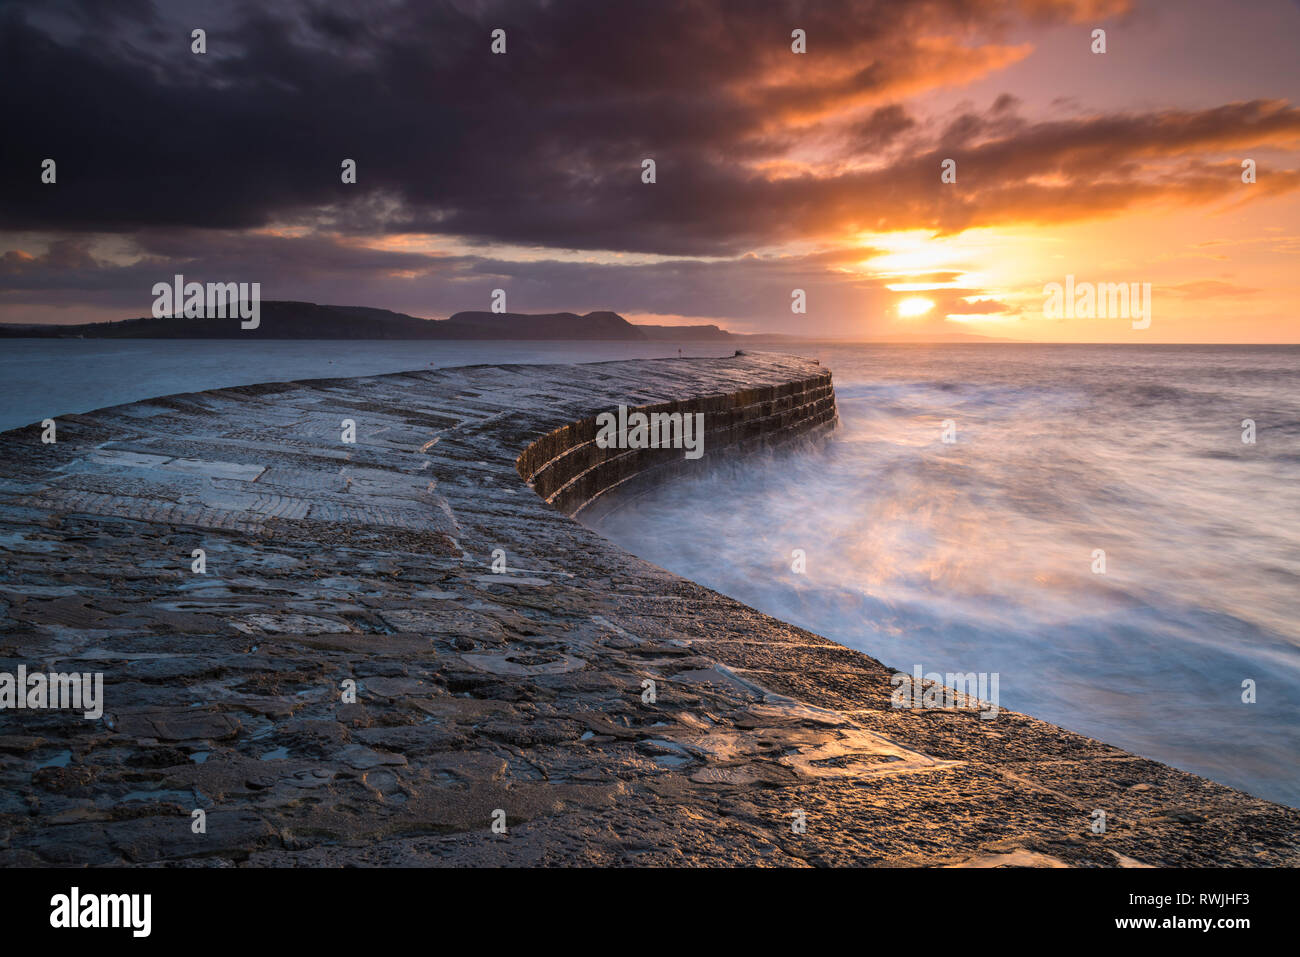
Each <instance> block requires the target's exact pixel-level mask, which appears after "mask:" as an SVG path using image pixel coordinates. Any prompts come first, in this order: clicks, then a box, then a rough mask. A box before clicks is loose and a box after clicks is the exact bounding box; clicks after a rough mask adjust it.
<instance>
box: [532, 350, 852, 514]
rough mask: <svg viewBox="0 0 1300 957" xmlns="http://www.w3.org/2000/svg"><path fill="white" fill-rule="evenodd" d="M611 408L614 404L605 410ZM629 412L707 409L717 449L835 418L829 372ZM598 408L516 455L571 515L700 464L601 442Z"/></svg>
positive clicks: (764, 442) (780, 439)
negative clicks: (605, 498)
mask: <svg viewBox="0 0 1300 957" xmlns="http://www.w3.org/2000/svg"><path fill="white" fill-rule="evenodd" d="M606 411H609V410H606ZM627 411H628V413H629V414H630V413H632V412H641V413H644V414H646V415H653V414H656V413H663V414H667V415H678V416H680V415H694V414H697V413H699V414H702V415H703V419H702V421H703V423H704V440H703V445H704V448H706V449H708V450H709V452H710V454H713V455H727V454H735V453H743V452H750V451H755V450H757V449H761V448H769V447H773V446H777V445H780V444H782V443H785V442H788V441H789V440H790V439H793V438H795V437H797V436H803V435H808V434H810V433H814V432H818V431H823V430H826V429H829V428H832V427H833V426H834V424H835V418H836V411H835V387H834V385H833V384H832V383H831V374H830V372H821V373H819V374H818V375H815V376H810V377H808V378H801V379H796V380H794V381H791V382H785V383H782V384H780V385H769V386H759V387H755V388H745V389H739V390H737V391H735V392H730V393H724V394H721V395H711V396H702V397H699V398H690V399H676V400H674V401H672V402H660V403H655V404H653V405H643V406H637V407H634V408H632V409H628V410H627ZM596 435H597V421H596V416H590V417H588V418H585V419H582V420H581V421H578V422H571V423H569V424H568V425H563V426H560V427H559V428H557V429H554V430H553V431H551V432H548V433H547V434H546V435H544V436H543V437H542V438H540V439H538V440H537V441H536V442H534V443H532V444H531V445H529V446H528V448H526V449H525V450H524V451H523V454H522V455H520V456H519V459H518V461H517V462H516V463H515V464H516V467H517V468H518V469H519V474H520V476H521V477H522V478H523V479H524V481H526V482H527V483H528V484H530V485H531V486H532V487H533V489H534V490H535V491H536V492H537V494H538V495H540V496H542V498H544V499H545V500H546V501H547V503H549V504H551V505H554V506H555V507H556V508H558V509H559V510H560V511H562V512H564V513H565V514H566V515H577V514H578V513H580V512H584V511H587V512H588V513H589V514H590V513H591V512H592V511H593V509H594V507H596V506H597V503H598V501H599V499H600V498H601V496H604V495H606V494H607V493H609V492H611V491H616V490H617V491H619V492H622V493H627V492H630V491H632V490H633V489H635V488H637V487H640V486H643V485H646V484H650V483H653V482H658V481H665V480H667V479H668V478H670V477H671V476H672V475H673V474H675V473H676V472H680V471H685V470H688V469H690V468H692V467H698V466H696V462H697V461H698V460H691V459H687V458H685V457H684V455H683V454H682V451H681V450H680V449H675V448H643V449H625V448H617V447H610V448H601V447H600V445H599V444H598V443H597V441H596Z"/></svg>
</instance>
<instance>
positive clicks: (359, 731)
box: [0, 354, 1300, 866]
mask: <svg viewBox="0 0 1300 957" xmlns="http://www.w3.org/2000/svg"><path fill="white" fill-rule="evenodd" d="M822 379H825V380H826V382H825V385H824V386H819V385H817V383H819V382H820V380H822ZM808 383H813V385H812V386H811V387H810V386H809V385H808ZM800 384H802V388H796V387H795V386H797V385H800ZM810 388H812V389H813V390H814V391H816V390H817V389H825V390H830V388H831V387H830V383H829V374H828V373H826V372H825V370H823V369H821V368H820V367H818V366H816V365H815V364H814V363H811V362H810V361H808V360H800V359H794V358H791V357H786V356H779V355H772V354H757V355H746V356H737V357H734V358H731V359H659V360H631V361H618V362H605V363H594V364H591V365H585V366H470V367H459V368H453V369H445V370H438V371H431V372H413V373H398V374H392V375H384V376H375V377H367V378H360V379H347V380H338V379H322V380H312V381H303V382H292V383H278V384H274V385H265V386H247V387H235V388H228V389H219V390H213V391H210V392H205V393H195V394H188V395H178V396H170V397H166V398H163V399H155V400H146V401H142V402H136V403H132V404H129V405H125V406H118V407H114V408H109V409H103V410H99V411H97V412H93V413H88V414H86V415H79V416H67V417H64V418H61V419H59V423H58V424H59V433H58V436H59V441H58V443H57V444H56V445H48V446H47V445H42V444H41V442H40V429H39V427H28V428H25V429H17V430H13V431H10V432H7V433H4V434H3V435H2V436H0V442H3V443H4V446H5V452H6V455H5V456H4V464H3V465H0V505H3V510H2V511H0V526H3V527H2V528H0V541H2V542H3V549H4V555H5V562H6V569H7V570H6V574H5V579H4V582H3V588H2V589H0V601H2V602H3V606H2V607H3V610H4V611H5V616H4V619H3V622H4V631H3V640H2V641H0V648H2V649H3V651H2V652H0V656H2V657H3V659H4V663H3V665H2V666H0V670H7V671H12V670H13V669H14V668H16V667H17V666H18V665H19V664H23V663H25V664H27V665H28V666H29V667H37V666H46V665H50V666H57V667H59V668H61V669H63V670H72V669H77V670H85V671H90V670H95V669H96V668H98V669H99V670H102V671H104V673H105V692H106V699H107V703H106V708H105V720H104V721H103V722H99V721H96V722H89V721H82V720H80V718H79V717H78V718H76V719H73V718H72V717H71V716H69V715H68V714H66V713H59V712H8V713H5V714H4V721H5V724H4V733H3V736H0V759H2V760H0V782H2V783H3V792H4V795H5V797H4V804H3V805H0V828H2V829H3V830H4V831H5V832H7V833H6V835H5V840H4V843H3V845H0V862H3V863H6V864H158V863H169V864H174V863H203V864H222V863H251V864H331V865H332V864H342V863H349V864H351V863H355V864H363V865H392V864H397V865H404V864H430V863H432V864H569V863H584V864H628V863H638V864H674V863H679V864H746V865H753V864H758V865H795V866H799V865H804V864H822V865H849V864H872V865H988V864H998V863H1007V864H1023V863H1033V864H1042V865H1048V866H1056V865H1099V866H1142V865H1150V866H1188V865H1192V866H1206V865H1230V866H1235V865H1250V864H1269V865H1276V864H1292V865H1294V864H1296V863H1298V862H1300V811H1296V810H1293V809H1289V808H1286V807H1283V806H1280V805H1277V804H1272V803H1270V802H1267V801H1264V800H1260V799H1257V798H1254V797H1251V796H1249V795H1246V794H1243V793H1241V792H1238V791H1234V790H1232V789H1230V788H1227V787H1224V786H1221V785H1218V784H1214V783H1212V782H1210V781H1207V780H1205V779H1203V778H1199V777H1196V776H1195V775H1192V774H1188V773H1186V772H1182V771H1178V770H1175V769H1173V768H1170V767H1167V766H1165V765H1162V764H1159V763H1157V762H1155V761H1150V760H1147V759H1143V758H1140V757H1137V756H1134V755H1131V754H1128V753H1127V752H1124V751H1122V750H1120V749H1118V748H1114V747H1110V746H1108V745H1105V744H1103V743H1101V742H1098V741H1094V740H1092V739H1089V738H1086V737H1083V736H1081V735H1077V734H1074V733H1072V732H1069V731H1066V730H1063V729H1060V728H1057V727H1055V726H1052V725H1049V724H1047V723H1045V722H1042V721H1038V720H1036V719H1033V718H1029V717H1027V716H1024V715H1019V714H1016V713H1014V712H1009V711H1005V710H1003V711H1002V712H1001V713H1000V714H999V716H998V719H997V720H995V721H981V719H980V718H979V715H978V712H977V711H975V710H928V711H926V710H922V711H907V710H896V709H893V708H891V706H890V696H891V690H892V689H891V686H890V683H889V676H890V674H891V672H890V671H889V670H888V669H886V668H885V667H884V666H883V665H881V664H880V663H879V662H876V661H875V660H874V659H872V658H870V657H868V656H866V655H864V654H861V653H859V652H855V651H852V650H850V649H847V648H844V647H843V646H840V645H838V644H835V643H833V642H831V641H829V640H827V639H825V638H821V637H820V636H817V635H814V634H811V633H809V632H806V631H804V630H802V629H799V628H796V627H794V626H791V625H788V624H786V623H783V622H780V621H778V620H776V619H772V618H769V617H767V616H765V615H762V614H760V613H759V612H757V611H755V610H753V609H751V608H748V607H747V606H745V605H743V604H741V603H739V602H736V601H733V600H731V599H728V598H725V597H724V596H721V595H718V594H717V593H714V592H712V591H709V590H708V589H706V588H704V587H702V586H700V585H697V584H695V583H693V582H689V581H686V580H684V579H681V578H679V577H677V576H675V575H672V574H670V573H668V572H666V571H664V570H663V569H660V568H657V567H656V566H653V565H650V564H649V563H647V562H644V561H642V560H640V559H637V558H635V557H634V556H631V555H629V554H627V553H626V552H623V551H622V550H621V549H619V548H617V547H616V546H614V545H612V544H611V543H609V542H607V541H606V540H604V539H602V538H601V537H600V536H598V535H597V534H596V533H594V532H592V531H591V530H590V529H587V528H585V527H584V526H582V525H580V524H578V523H576V522H574V521H571V520H570V519H569V518H567V517H566V516H565V514H563V513H564V512H567V511H575V510H577V509H578V508H582V507H585V506H586V505H588V504H589V503H590V502H591V501H592V500H593V499H596V498H598V497H599V495H600V494H601V493H602V492H603V491H604V490H605V489H606V488H608V487H610V486H611V485H612V484H615V483H616V482H620V481H623V480H625V479H629V478H633V477H637V476H642V475H643V473H645V471H646V468H645V467H646V466H659V465H670V464H671V463H669V462H668V461H667V460H668V459H670V458H671V459H672V461H673V462H679V461H680V453H676V455H675V456H665V455H659V456H651V457H648V458H643V457H641V456H631V455H626V454H623V455H610V456H594V457H593V453H592V446H591V442H590V436H589V435H588V434H587V433H588V431H590V430H591V426H590V423H591V421H592V416H593V415H594V414H595V413H596V412H598V411H601V410H606V409H609V408H612V407H614V406H616V405H618V404H620V403H622V404H627V405H628V406H655V405H657V404H660V403H667V404H671V405H672V406H673V407H680V408H682V409H686V408H692V409H693V408H696V407H699V408H707V409H708V410H709V411H710V412H712V413H723V414H726V415H733V416H734V420H727V422H726V423H725V427H726V428H728V429H731V428H736V429H737V434H736V438H737V440H736V442H735V443H726V442H719V443H717V444H716V445H712V444H711V445H709V446H706V456H705V460H704V461H705V462H707V461H708V454H711V453H709V452H708V451H707V450H708V449H709V448H712V447H718V448H721V447H724V446H726V445H729V444H735V445H737V446H741V447H748V446H756V445H763V444H766V442H767V441H768V440H770V439H772V438H773V437H782V433H785V432H790V433H791V434H802V432H803V431H805V428H804V426H807V427H808V428H810V429H815V428H816V427H819V426H823V425H826V424H827V423H828V422H829V421H830V419H828V418H826V417H825V415H826V412H825V410H826V406H825V398H826V396H825V394H824V393H820V392H818V393H817V394H816V395H815V396H812V397H811V401H799V400H798V399H797V397H798V396H801V395H805V394H807V393H808V392H809V389H810ZM720 398H721V399H724V400H725V401H723V402H719V401H718V400H719V399H720ZM683 402H684V403H685V405H681V403H683ZM710 402H712V403H714V404H713V405H712V406H710V405H709V403H710ZM692 403H694V404H692ZM818 403H822V404H821V405H818ZM830 403H831V404H830V409H831V414H832V416H833V412H834V400H833V392H832V393H831V398H830ZM799 409H804V410H806V414H802V415H801V414H799V413H798V411H797V410H799ZM747 410H748V411H747ZM819 416H820V417H821V418H818V417H819ZM344 418H351V419H353V420H354V421H355V423H356V427H357V428H356V433H357V438H356V444H355V445H344V444H341V442H340V433H339V425H340V422H341V420H342V419H344ZM560 423H569V425H560ZM547 443H549V444H547ZM534 450H535V451H534ZM560 461H567V462H569V463H570V465H571V466H572V467H566V469H564V470H563V471H557V472H556V473H555V475H554V477H553V478H548V477H547V476H546V472H547V469H548V467H549V468H551V469H554V468H555V463H557V462H560ZM620 462H621V463H622V464H618V463H620ZM629 464H632V465H634V466H635V467H629ZM673 467H679V466H672V467H669V468H664V469H658V470H657V472H656V474H654V475H653V476H650V475H645V476H644V477H645V478H646V479H647V480H657V479H658V478H659V477H661V476H663V475H668V474H671V472H672V468H673ZM521 476H523V478H525V479H532V480H534V481H535V482H536V481H539V480H540V483H541V487H540V488H539V489H538V491H539V493H540V494H541V495H543V496H545V497H547V498H551V499H552V500H554V501H555V502H556V504H557V506H558V507H559V510H557V509H556V508H552V507H549V506H548V505H546V504H545V503H544V502H543V500H542V498H541V497H539V496H538V495H535V494H534V493H533V492H532V491H530V490H529V488H528V487H527V486H526V485H524V483H523V482H522V481H521ZM583 476H587V477H588V478H587V479H585V480H584V479H583V478H582V477H583ZM575 480H578V485H576V486H575V485H574V482H575ZM582 481H589V482H591V483H593V484H592V485H591V487H586V488H582V487H581V484H582ZM566 488H575V489H578V491H575V492H574V494H573V495H571V496H566V495H562V494H561V493H563V491H564V489H566ZM579 493H580V494H579ZM557 495H561V497H560V498H558V499H557V498H556V496H557ZM198 547H202V548H204V549H205V552H206V555H207V562H208V570H207V573H206V574H204V575H197V574H193V573H192V572H191V570H190V555H191V551H192V549H193V548H198ZM497 548H500V549H502V550H503V551H504V552H505V561H506V566H507V570H506V572H505V573H502V574H494V573H493V571H492V569H491V567H490V566H491V563H492V557H493V556H492V553H493V551H494V549H497ZM647 679H649V680H653V681H655V683H656V700H655V701H654V702H653V703H647V702H646V701H644V700H643V682H644V681H646V680H647ZM347 680H353V681H355V682H356V685H357V703H355V704H345V703H341V702H340V700H339V692H338V689H339V686H340V684H341V683H342V682H344V681H347ZM65 753H66V760H63V756H64V755H65ZM199 755H202V757H201V758H199V757H198V756H199ZM60 762H61V763H60ZM197 808H202V809H204V810H205V813H206V818H207V821H208V826H207V831H206V833H204V834H194V833H192V831H191V828H190V820H191V814H192V812H193V810H194V809H197ZM1099 808H1100V809H1104V810H1105V811H1106V814H1107V830H1106V833H1105V834H1103V835H1096V834H1093V833H1092V831H1091V824H1092V817H1091V815H1092V812H1093V811H1094V810H1095V809H1099ZM497 810H503V811H504V812H505V819H506V822H507V825H508V829H507V833H506V834H504V835H499V834H495V833H493V832H492V830H491V829H490V824H491V821H492V815H493V812H495V811H497ZM796 812H802V814H803V815H804V816H805V818H806V821H807V831H806V833H803V834H796V833H793V832H792V829H791V826H790V824H791V816H792V815H793V814H795V813H796Z"/></svg>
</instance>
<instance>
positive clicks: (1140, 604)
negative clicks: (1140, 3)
mask: <svg viewBox="0 0 1300 957" xmlns="http://www.w3.org/2000/svg"><path fill="white" fill-rule="evenodd" d="M806 351H807V353H808V354H810V355H812V356H815V357H816V358H818V359H819V360H820V361H821V362H822V364H823V365H825V366H827V367H828V368H829V369H830V370H831V371H832V373H833V375H834V381H835V391H836V396H837V402H838V407H839V415H840V423H839V427H838V428H837V430H836V431H835V433H834V435H833V438H831V439H830V440H828V441H826V442H824V443H821V444H820V446H818V447H814V448H812V449H806V448H805V449H799V450H797V451H790V452H786V453H776V454H772V455H768V456H764V457H763V458H762V459H761V460H758V461H745V462H744V463H739V462H735V461H733V462H724V463H721V464H718V463H715V464H712V465H708V466H706V467H704V468H701V469H699V470H698V472H697V474H695V475H688V476H686V477H684V478H682V479H679V480H675V481H674V482H672V483H669V484H665V485H663V486H660V487H658V488H656V489H655V490H653V491H651V492H650V493H649V494H647V495H644V496H642V497H639V498H637V499H635V500H633V501H631V502H630V503H629V504H628V505H627V506H625V507H623V508H620V509H618V510H616V511H614V512H611V513H610V514H608V515H607V516H605V517H604V518H603V519H602V520H600V521H599V523H598V524H597V525H596V527H597V528H598V530H599V531H600V532H601V533H602V534H604V535H605V536H606V537H608V538H610V539H612V540H613V541H615V542H617V543H619V544H620V545H622V546H623V547H625V548H626V549H628V550H630V551H632V552H634V553H636V554H637V555H639V556H641V557H643V558H645V559H648V560H649V561H651V562H654V563H655V564H657V565H660V566H662V567H664V568H667V569H670V570H671V571H673V572H676V573H678V574H680V575H683V576H685V577H687V578H691V579H693V580H695V581H698V582H701V583H702V584H704V585H707V586H709V587H710V588H713V589H715V590H716V591H719V592H722V593H724V594H726V595H730V596H732V597H734V598H737V599H739V600H741V601H743V602H745V603H747V604H749V605H752V606H754V607H756V608H758V609H760V610H761V611H764V612H766V613H768V614H770V615H773V616H775V617H777V618H781V619H783V620H786V621H790V622H793V623H795V624H798V625H800V626H802V627H804V628H807V629H809V630H810V631H813V632H816V633H818V634H821V635H824V636H826V637H828V638H831V639H834V640H835V641H838V642H840V643H842V644H845V645H848V646H850V647H852V648H857V649H859V650H861V651H863V652H866V653H867V654H869V655H871V656H873V657H875V658H877V659H878V660H880V661H881V662H883V663H884V664H885V665H887V666H889V667H891V668H894V669H897V670H898V671H901V672H906V673H908V674H912V673H914V671H915V669H916V667H917V666H920V667H921V668H922V671H923V673H925V674H929V673H940V674H944V675H946V674H948V673H954V674H966V673H969V672H974V673H976V674H977V675H978V674H987V675H990V676H992V675H995V674H996V675H997V676H998V677H999V684H998V688H999V697H1000V701H999V704H1000V706H1001V707H1002V708H1010V709H1012V710H1015V711H1021V712H1024V713H1028V714H1031V715H1034V716H1036V717H1039V718H1043V719H1045V720H1047V721H1051V722H1053V723H1056V724H1059V725H1062V726H1064V727H1066V728H1070V729H1071V730H1074V731H1078V732H1081V733H1083V734H1086V735H1090V736H1092V737H1095V738H1098V739H1100V740H1102V741H1104V742H1106V743H1108V744H1113V745H1117V746H1119V747H1122V748H1125V749H1127V750H1130V751H1133V752H1136V753H1137V754H1140V755H1143V756H1145V757H1149V758H1153V759H1156V760H1158V761H1162V762H1164V763H1166V764H1170V765H1173V766H1175V767H1178V768H1183V769H1185V770H1188V771H1193V772H1195V773H1197V774H1201V775H1204V776H1206V777H1208V778H1211V779H1212V780H1215V781H1219V782H1221V783H1224V784H1228V785H1231V786H1233V787H1237V788H1240V789H1242V790H1244V791H1247V792H1249V793H1251V794H1255V795H1257V796H1260V797H1263V798H1267V799H1270V800H1273V801H1278V802H1281V803H1284V804H1289V805H1291V806H1300V481H1298V479H1300V347H1294V346H1241V347H1237V346H1156V347H1136V346H1127V345H1122V346H1121V345H1103V346H1093V345H1019V344H1001V343H998V344H960V345H933V346H927V345H886V346H833V347H825V346H817V347H813V348H810V349H808V350H806ZM700 461H701V462H704V463H708V462H709V461H710V457H709V455H708V450H707V447H706V449H705V456H704V458H703V459H701V460H700ZM797 551H801V552H802V561H800V560H799V558H800V556H799V555H797V554H796V552H797ZM801 566H802V567H801Z"/></svg>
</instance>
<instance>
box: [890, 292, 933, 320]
mask: <svg viewBox="0 0 1300 957" xmlns="http://www.w3.org/2000/svg"><path fill="white" fill-rule="evenodd" d="M933 308H934V301H933V300H930V299H926V298H925V297H924V296H909V297H908V298H906V299H904V300H902V301H900V302H899V304H898V314H899V315H900V316H902V317H904V318H910V317H912V316H923V315H925V314H926V313H927V312H929V311H930V310H931V309H933Z"/></svg>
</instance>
